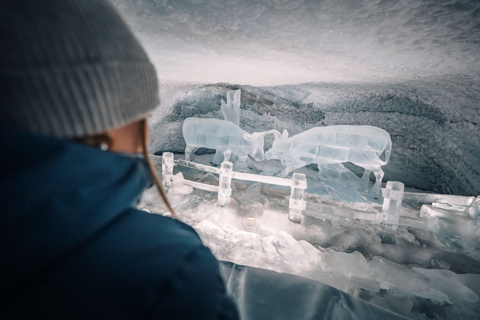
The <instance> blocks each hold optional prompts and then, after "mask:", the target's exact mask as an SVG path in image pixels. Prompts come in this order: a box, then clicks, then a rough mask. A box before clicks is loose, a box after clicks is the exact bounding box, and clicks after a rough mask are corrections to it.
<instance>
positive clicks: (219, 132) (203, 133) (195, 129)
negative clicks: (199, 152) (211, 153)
mask: <svg viewBox="0 0 480 320" xmlns="http://www.w3.org/2000/svg"><path fill="white" fill-rule="evenodd" d="M183 137H184V139H185V143H186V144H187V147H186V148H185V159H186V160H189V159H190V154H191V153H192V152H195V150H196V149H198V148H208V149H215V150H216V154H215V158H214V160H213V162H214V163H218V164H219V163H221V162H222V161H223V160H224V158H225V160H226V161H228V160H229V158H230V155H231V154H232V153H233V154H235V155H237V156H238V157H239V159H240V160H242V161H246V160H247V157H248V155H251V156H252V157H254V158H255V159H256V160H263V159H264V158H265V155H264V151H263V144H264V140H263V139H264V134H263V133H254V134H249V133H247V132H245V131H243V130H242V129H240V128H239V127H238V126H237V125H235V124H234V123H232V122H230V121H226V120H218V119H200V118H188V119H185V121H184V122H183Z"/></svg>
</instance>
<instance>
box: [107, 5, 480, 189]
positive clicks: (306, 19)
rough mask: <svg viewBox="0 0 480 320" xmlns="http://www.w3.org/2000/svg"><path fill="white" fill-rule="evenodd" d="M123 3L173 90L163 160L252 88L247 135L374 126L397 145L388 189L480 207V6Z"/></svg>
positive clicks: (165, 110) (167, 98) (165, 113)
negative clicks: (475, 200)
mask: <svg viewBox="0 0 480 320" xmlns="http://www.w3.org/2000/svg"><path fill="white" fill-rule="evenodd" d="M113 3H114V4H115V5H116V6H117V8H118V9H119V10H120V12H121V13H122V14H123V15H124V16H125V18H126V19H127V21H128V22H129V24H130V25H131V27H132V28H133V30H134V32H136V34H137V35H138V36H139V38H140V40H141V42H142V43H143V44H144V45H145V46H146V48H147V51H148V53H149V55H150V57H151V59H152V61H153V63H154V64H155V65H156V68H157V73H158V75H159V78H160V81H161V88H162V89H161V92H162V108H161V109H162V110H161V112H160V114H161V117H160V116H159V118H158V119H157V121H158V123H157V124H158V126H159V127H161V128H163V129H162V133H163V135H162V136H161V137H158V134H157V136H154V135H152V137H153V139H152V140H153V141H152V145H153V146H154V148H155V151H158V152H160V151H174V152H177V151H178V152H180V151H182V150H183V149H184V147H185V145H184V142H183V139H182V135H181V122H182V121H183V120H184V119H185V118H186V117H189V116H193V115H195V116H200V117H216V118H219V116H218V110H219V109H220V108H219V106H220V97H224V94H225V92H226V90H228V89H237V88H240V89H242V92H243V93H242V94H243V96H242V100H243V101H244V103H243V105H242V112H243V114H242V117H243V120H241V121H243V122H241V127H243V128H244V129H245V130H246V131H250V132H253V131H260V130H263V129H265V128H267V127H268V128H269V129H271V128H278V129H279V130H281V129H283V128H287V129H289V131H290V132H291V133H292V134H295V133H299V132H301V131H303V130H305V129H308V128H311V127H313V126H318V125H332V124H370V125H375V126H378V127H381V128H383V129H385V130H387V131H388V132H389V133H390V134H391V136H392V141H393V153H392V158H391V163H389V165H388V166H386V167H385V174H386V176H385V179H386V180H399V181H403V182H404V183H405V184H406V185H407V186H413V187H417V188H420V189H424V190H433V191H435V192H441V193H454V194H463V195H474V196H477V195H478V194H480V152H478V150H479V148H480V127H479V123H480V104H479V100H480V89H479V88H480V86H479V85H480V77H479V75H480V3H479V2H478V1H438V0H428V1H414V0H409V1H393V0H392V1H353V0H350V1H347V0H326V1H314V0H297V1H294V0H263V1H254V0H241V1H240V0H206V1H202V0H175V1H168V0H114V1H113ZM215 115H216V116H215ZM158 126H157V127H158ZM165 128H167V129H168V130H166V131H165V130H164V129H165ZM158 130H160V129H157V131H155V128H154V130H153V134H155V133H159V131H158Z"/></svg>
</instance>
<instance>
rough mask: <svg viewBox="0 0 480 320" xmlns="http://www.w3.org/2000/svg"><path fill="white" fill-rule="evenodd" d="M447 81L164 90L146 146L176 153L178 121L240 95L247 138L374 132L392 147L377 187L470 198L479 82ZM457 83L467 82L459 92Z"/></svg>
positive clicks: (478, 160)
mask: <svg viewBox="0 0 480 320" xmlns="http://www.w3.org/2000/svg"><path fill="white" fill-rule="evenodd" d="M454 80H455V81H453V80H452V79H440V78H436V79H431V80H414V81H405V82H402V83H384V84H355V85H352V84H338V83H337V84H318V83H316V84H304V85H292V86H276V87H253V86H241V85H232V84H210V85H200V86H193V87H190V88H182V89H181V90H178V89H175V90H172V91H168V90H166V91H167V92H166V93H165V94H164V95H163V99H162V104H163V105H164V107H165V113H164V115H162V116H161V117H154V118H153V119H152V130H151V145H152V148H153V150H154V151H155V152H157V153H161V152H163V151H171V152H172V151H173V152H180V153H181V152H183V151H184V148H185V142H184V140H183V137H182V132H181V128H182V123H183V120H184V119H185V118H187V117H192V116H195V117H202V118H219V119H221V118H222V115H221V112H220V101H221V99H225V92H226V91H227V90H233V89H241V90H242V106H241V118H240V126H241V127H242V128H243V129H244V130H246V131H248V132H254V131H263V130H268V129H272V128H274V129H278V130H283V129H287V130H288V131H289V133H290V134H297V133H300V132H302V131H304V130H306V129H309V128H311V127H314V126H323V125H335V124H351V125H373V126H378V127H380V128H383V129H385V130H387V131H388V132H389V133H390V135H391V137H392V142H393V151H392V157H391V159H390V162H389V163H388V165H387V166H386V167H385V168H384V171H385V180H396V181H402V182H404V183H405V184H406V185H408V186H412V187H416V188H419V189H423V190H432V191H435V192H440V193H452V194H463V195H478V194H480V172H479V168H480V152H478V150H479V149H480V138H479V137H480V126H479V124H480V108H479V104H478V98H477V97H478V96H479V92H478V89H477V88H478V87H479V86H478V85H479V83H478V82H477V83H472V82H470V81H472V80H471V79H454ZM459 82H468V83H467V84H465V85H464V86H463V87H459ZM460 88H461V89H462V90H461V91H460V90H459V89H460ZM271 138H272V137H271ZM267 140H268V137H267ZM266 145H267V148H268V145H269V144H268V143H267V144H266Z"/></svg>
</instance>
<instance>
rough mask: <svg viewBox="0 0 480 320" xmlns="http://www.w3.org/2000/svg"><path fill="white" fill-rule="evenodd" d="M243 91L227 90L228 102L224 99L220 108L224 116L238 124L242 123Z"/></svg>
mask: <svg viewBox="0 0 480 320" xmlns="http://www.w3.org/2000/svg"><path fill="white" fill-rule="evenodd" d="M241 92H242V91H241V90H240V89H238V90H230V91H227V103H225V101H223V100H222V106H221V108H220V110H221V111H222V114H223V118H224V119H225V120H227V121H230V122H232V123H234V124H236V125H237V126H238V125H239V124H240V95H241Z"/></svg>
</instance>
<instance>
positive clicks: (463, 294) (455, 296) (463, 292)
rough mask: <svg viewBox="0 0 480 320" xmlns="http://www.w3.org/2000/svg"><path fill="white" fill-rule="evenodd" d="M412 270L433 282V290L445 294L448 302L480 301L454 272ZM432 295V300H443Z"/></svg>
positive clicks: (432, 293)
mask: <svg viewBox="0 0 480 320" xmlns="http://www.w3.org/2000/svg"><path fill="white" fill-rule="evenodd" d="M412 270H413V271H415V272H416V273H418V274H421V275H423V276H425V277H427V278H428V279H430V281H431V282H432V289H435V290H438V291H440V292H442V293H444V294H445V295H446V296H447V297H448V301H447V302H467V303H473V302H476V301H478V296H477V295H476V294H475V292H473V291H472V290H470V289H469V288H468V287H467V286H465V285H464V284H463V282H464V280H463V278H462V277H460V276H458V275H456V274H455V273H453V272H452V271H449V270H437V269H422V268H412ZM432 291H433V290H432ZM429 293H430V292H429ZM430 294H431V297H430V298H431V299H433V300H437V301H441V299H438V297H437V296H438V295H435V293H434V292H431V293H430Z"/></svg>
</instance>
